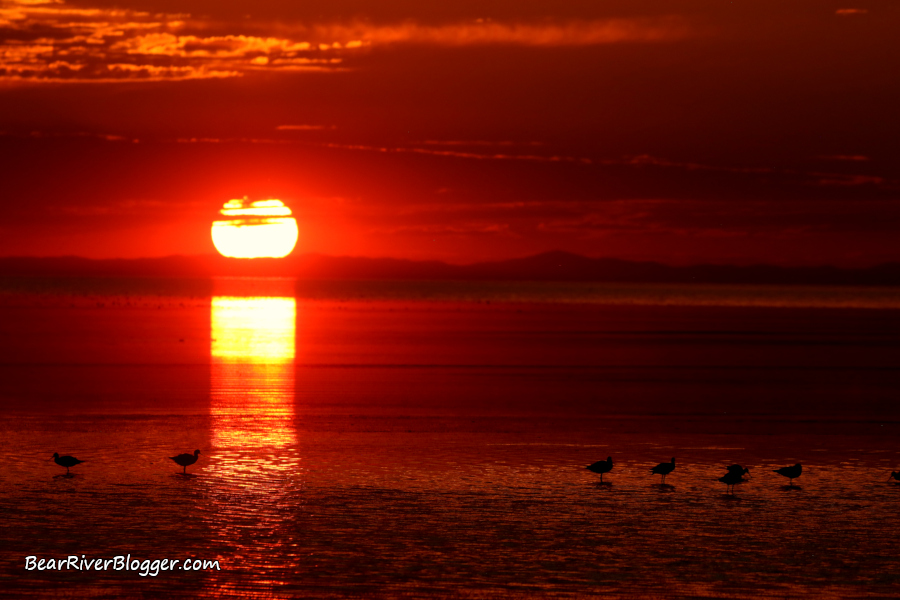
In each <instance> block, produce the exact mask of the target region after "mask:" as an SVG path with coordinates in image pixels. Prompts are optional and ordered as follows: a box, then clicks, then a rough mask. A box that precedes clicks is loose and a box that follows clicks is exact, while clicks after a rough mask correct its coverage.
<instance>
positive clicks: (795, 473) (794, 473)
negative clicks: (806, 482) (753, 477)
mask: <svg viewBox="0 0 900 600" xmlns="http://www.w3.org/2000/svg"><path fill="white" fill-rule="evenodd" d="M773 472H775V473H778V474H779V475H784V476H785V477H787V478H788V479H789V480H790V484H789V485H794V479H796V478H797V477H800V474H801V473H802V472H803V466H802V465H801V464H800V463H797V464H796V465H794V466H793V467H781V468H780V469H773Z"/></svg>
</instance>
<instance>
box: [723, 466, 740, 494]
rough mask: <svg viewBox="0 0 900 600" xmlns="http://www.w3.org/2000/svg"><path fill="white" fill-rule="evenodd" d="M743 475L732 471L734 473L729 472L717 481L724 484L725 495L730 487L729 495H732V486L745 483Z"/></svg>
mask: <svg viewBox="0 0 900 600" xmlns="http://www.w3.org/2000/svg"><path fill="white" fill-rule="evenodd" d="M743 474H744V473H743V472H738V471H737V470H734V471H731V470H729V471H728V473H726V474H725V476H724V477H719V481H721V482H722V483H724V484H725V489H726V493H727V490H728V488H729V487H730V488H731V493H732V494H733V493H734V484H736V483H741V482H743V481H746V480H745V479H744V478H743V477H742V475H743Z"/></svg>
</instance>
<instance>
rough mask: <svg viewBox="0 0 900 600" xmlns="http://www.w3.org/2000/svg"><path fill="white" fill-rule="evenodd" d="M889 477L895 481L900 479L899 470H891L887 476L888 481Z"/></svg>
mask: <svg viewBox="0 0 900 600" xmlns="http://www.w3.org/2000/svg"><path fill="white" fill-rule="evenodd" d="M891 479H896V480H897V481H900V471H891V476H890V477H888V481H890V480H891Z"/></svg>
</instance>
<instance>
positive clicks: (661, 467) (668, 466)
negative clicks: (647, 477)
mask: <svg viewBox="0 0 900 600" xmlns="http://www.w3.org/2000/svg"><path fill="white" fill-rule="evenodd" d="M674 470H675V457H672V462H667V463H659V464H658V465H656V466H655V467H653V468H652V469H650V472H651V473H654V474H656V475H662V477H663V478H662V482H663V483H665V482H666V475H668V474H669V473H671V472H672V471H674Z"/></svg>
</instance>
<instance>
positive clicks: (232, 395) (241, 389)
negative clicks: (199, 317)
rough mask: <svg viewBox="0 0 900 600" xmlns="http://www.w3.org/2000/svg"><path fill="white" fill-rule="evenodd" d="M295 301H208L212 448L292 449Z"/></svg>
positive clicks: (226, 298) (247, 299)
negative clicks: (210, 340)
mask: <svg viewBox="0 0 900 600" xmlns="http://www.w3.org/2000/svg"><path fill="white" fill-rule="evenodd" d="M296 313H297V307H296V301H295V300H294V298H232V297H225V296H217V297H214V298H213V299H212V315H211V323H212V346H211V359H212V360H211V363H212V379H211V384H212V385H211V387H212V389H211V392H212V394H211V414H212V417H213V443H214V444H215V445H216V446H219V447H222V448H228V449H237V448H243V449H248V447H254V448H257V449H261V448H264V447H272V448H284V447H287V446H291V445H293V444H294V443H296V441H297V440H296V432H295V430H294V427H293V424H292V420H293V414H294V407H293V400H294V352H295V351H294V346H295V324H296Z"/></svg>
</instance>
